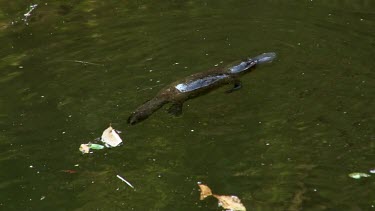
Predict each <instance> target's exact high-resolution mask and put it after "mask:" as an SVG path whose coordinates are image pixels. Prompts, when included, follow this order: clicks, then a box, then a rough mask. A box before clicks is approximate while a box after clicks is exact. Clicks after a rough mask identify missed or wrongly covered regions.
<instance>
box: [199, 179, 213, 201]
mask: <svg viewBox="0 0 375 211" xmlns="http://www.w3.org/2000/svg"><path fill="white" fill-rule="evenodd" d="M198 186H199V188H200V189H201V197H200V199H201V200H203V199H205V198H206V197H207V196H212V192H211V189H210V188H209V187H208V186H207V185H203V184H201V183H198Z"/></svg>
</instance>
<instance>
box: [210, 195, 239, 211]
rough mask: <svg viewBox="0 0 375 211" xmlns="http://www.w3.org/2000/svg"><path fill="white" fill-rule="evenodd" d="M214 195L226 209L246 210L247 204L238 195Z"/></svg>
mask: <svg viewBox="0 0 375 211" xmlns="http://www.w3.org/2000/svg"><path fill="white" fill-rule="evenodd" d="M213 196H214V197H215V198H217V199H218V200H219V206H222V207H223V208H224V209H228V210H237V211H246V208H245V206H244V205H243V204H242V203H241V200H240V199H239V198H238V197H237V196H220V195H213Z"/></svg>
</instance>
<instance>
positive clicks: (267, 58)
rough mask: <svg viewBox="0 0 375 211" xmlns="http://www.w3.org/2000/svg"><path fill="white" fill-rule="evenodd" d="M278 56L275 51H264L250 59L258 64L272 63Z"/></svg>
mask: <svg viewBox="0 0 375 211" xmlns="http://www.w3.org/2000/svg"><path fill="white" fill-rule="evenodd" d="M275 58H276V53H275V52H269V53H262V54H260V55H259V56H256V57H254V58H251V59H250V60H252V61H254V62H256V64H257V65H259V64H264V63H270V62H272V61H273V60H274V59H275Z"/></svg>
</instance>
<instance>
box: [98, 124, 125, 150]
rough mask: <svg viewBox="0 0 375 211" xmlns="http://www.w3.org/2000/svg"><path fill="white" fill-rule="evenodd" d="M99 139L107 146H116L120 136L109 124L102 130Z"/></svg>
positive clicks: (119, 142) (120, 141)
mask: <svg viewBox="0 0 375 211" xmlns="http://www.w3.org/2000/svg"><path fill="white" fill-rule="evenodd" d="M101 141H102V142H104V143H105V144H106V146H107V147H108V146H109V147H117V146H118V145H119V144H121V143H122V140H121V138H120V136H119V135H118V134H117V133H116V131H115V130H114V129H113V128H112V126H109V127H108V128H107V129H105V130H104V132H103V134H102V139H101Z"/></svg>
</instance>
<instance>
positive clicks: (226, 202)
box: [198, 182, 246, 211]
mask: <svg viewBox="0 0 375 211" xmlns="http://www.w3.org/2000/svg"><path fill="white" fill-rule="evenodd" d="M198 186H199V188H200V189H201V196H200V199H201V200H203V199H205V198H206V197H208V196H213V197H215V198H217V199H218V200H219V206H221V207H223V208H224V209H227V210H236V211H246V207H245V206H244V205H243V204H242V203H241V200H240V199H239V198H238V197H237V196H221V195H216V194H212V191H211V189H210V188H209V187H208V186H207V185H203V184H201V183H200V182H198Z"/></svg>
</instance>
